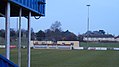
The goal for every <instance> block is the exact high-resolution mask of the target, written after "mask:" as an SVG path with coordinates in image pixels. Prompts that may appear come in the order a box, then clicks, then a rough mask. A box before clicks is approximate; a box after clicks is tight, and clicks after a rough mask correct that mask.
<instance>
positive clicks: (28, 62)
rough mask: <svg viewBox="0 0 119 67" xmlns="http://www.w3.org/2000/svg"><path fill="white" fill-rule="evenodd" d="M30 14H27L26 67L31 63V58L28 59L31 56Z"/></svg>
mask: <svg viewBox="0 0 119 67" xmlns="http://www.w3.org/2000/svg"><path fill="white" fill-rule="evenodd" d="M30 20H31V12H29V16H28V44H27V55H28V58H27V66H28V67H30V61H31V58H30V55H31V52H30V51H31V49H30V48H31V46H30V42H31V27H30V23H31V21H30Z"/></svg>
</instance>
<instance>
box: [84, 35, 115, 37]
mask: <svg viewBox="0 0 119 67" xmlns="http://www.w3.org/2000/svg"><path fill="white" fill-rule="evenodd" d="M85 37H93V38H94V37H96V38H114V36H113V35H87V36H85Z"/></svg>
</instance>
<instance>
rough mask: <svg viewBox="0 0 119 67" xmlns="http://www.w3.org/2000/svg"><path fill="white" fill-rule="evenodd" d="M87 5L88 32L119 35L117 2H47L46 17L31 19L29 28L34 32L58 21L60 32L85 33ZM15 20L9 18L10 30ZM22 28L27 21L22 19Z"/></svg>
mask: <svg viewBox="0 0 119 67" xmlns="http://www.w3.org/2000/svg"><path fill="white" fill-rule="evenodd" d="M87 4H90V5H91V6H90V30H91V31H96V30H100V29H101V30H105V31H106V33H111V34H113V35H118V34H119V30H118V29H119V0H47V1H46V16H45V17H42V18H40V19H39V20H36V19H34V18H32V20H31V21H32V23H31V27H32V28H33V29H34V31H35V32H37V31H39V30H46V29H48V28H50V26H51V24H52V23H54V22H55V21H60V22H61V24H62V30H64V31H65V30H69V31H71V32H74V33H75V34H79V33H80V34H82V33H85V32H86V31H87V6H86V5H87ZM0 21H1V22H0V29H1V28H4V19H3V18H0ZM16 22H17V19H16V18H11V28H16V29H17V27H16ZM22 28H25V29H26V28H27V20H26V19H25V18H22Z"/></svg>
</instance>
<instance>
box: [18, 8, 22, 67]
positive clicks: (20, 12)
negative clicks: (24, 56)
mask: <svg viewBox="0 0 119 67" xmlns="http://www.w3.org/2000/svg"><path fill="white" fill-rule="evenodd" d="M21 16H22V8H20V11H19V38H18V66H19V67H21Z"/></svg>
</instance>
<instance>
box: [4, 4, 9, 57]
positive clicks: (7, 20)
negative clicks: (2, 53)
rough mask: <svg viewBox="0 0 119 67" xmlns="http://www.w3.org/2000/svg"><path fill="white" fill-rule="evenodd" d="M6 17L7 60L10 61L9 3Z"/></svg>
mask: <svg viewBox="0 0 119 67" xmlns="http://www.w3.org/2000/svg"><path fill="white" fill-rule="evenodd" d="M5 17H6V21H5V29H6V32H5V41H6V42H5V43H6V46H5V48H6V58H7V59H10V2H7V6H6V16H5Z"/></svg>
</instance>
